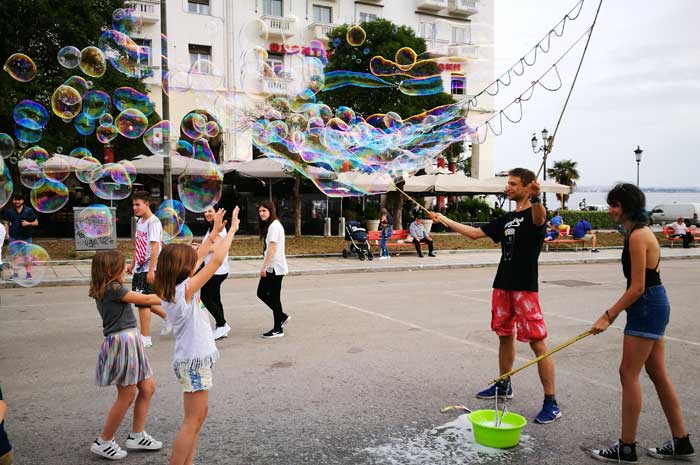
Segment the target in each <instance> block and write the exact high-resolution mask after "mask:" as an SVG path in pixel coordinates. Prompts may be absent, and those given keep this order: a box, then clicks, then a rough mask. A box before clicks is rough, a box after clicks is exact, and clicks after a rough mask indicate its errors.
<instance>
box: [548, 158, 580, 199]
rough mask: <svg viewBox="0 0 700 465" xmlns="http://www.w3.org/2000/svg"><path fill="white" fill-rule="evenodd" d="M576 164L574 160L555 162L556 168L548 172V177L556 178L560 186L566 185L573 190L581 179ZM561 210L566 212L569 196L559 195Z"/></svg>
mask: <svg viewBox="0 0 700 465" xmlns="http://www.w3.org/2000/svg"><path fill="white" fill-rule="evenodd" d="M576 164H577V163H576V162H575V161H573V160H559V161H556V162H554V166H553V167H552V168H550V169H548V170H547V175H548V176H549V177H550V178H554V179H555V180H556V181H557V182H558V183H559V184H564V185H565V186H569V187H571V188H572V189H573V188H574V187H576V180H577V179H579V178H580V177H581V175H579V173H578V170H577V169H576ZM557 198H558V199H559V202H561V209H562V210H566V201H567V200H569V194H557Z"/></svg>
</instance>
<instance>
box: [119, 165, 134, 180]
mask: <svg viewBox="0 0 700 465" xmlns="http://www.w3.org/2000/svg"><path fill="white" fill-rule="evenodd" d="M117 163H118V164H120V165H122V166H123V167H124V170H125V171H126V174H127V176H129V181H130V182H131V183H135V182H136V165H134V164H133V163H132V162H130V161H129V160H119V161H118V162H117Z"/></svg>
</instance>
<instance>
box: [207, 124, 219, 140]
mask: <svg viewBox="0 0 700 465" xmlns="http://www.w3.org/2000/svg"><path fill="white" fill-rule="evenodd" d="M220 130H221V129H220V128H219V123H217V122H216V121H208V122H207V125H206V126H205V128H204V132H205V133H206V135H207V137H212V138H213V137H216V136H218V135H219V131H220Z"/></svg>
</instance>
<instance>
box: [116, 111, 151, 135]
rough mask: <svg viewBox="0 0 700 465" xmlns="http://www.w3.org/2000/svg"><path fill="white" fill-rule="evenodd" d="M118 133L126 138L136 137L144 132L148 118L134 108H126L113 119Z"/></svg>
mask: <svg viewBox="0 0 700 465" xmlns="http://www.w3.org/2000/svg"><path fill="white" fill-rule="evenodd" d="M114 125H115V126H116V127H117V131H119V134H121V135H122V136H124V137H126V138H127V139H138V138H139V137H141V136H142V135H143V133H144V132H146V128H147V127H148V118H146V115H144V114H143V113H141V112H140V111H139V110H136V109H135V108H128V109H126V110H124V111H122V112H121V113H119V116H117V117H116V118H115V120H114Z"/></svg>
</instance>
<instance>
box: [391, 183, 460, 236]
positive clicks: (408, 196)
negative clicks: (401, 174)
mask: <svg viewBox="0 0 700 465" xmlns="http://www.w3.org/2000/svg"><path fill="white" fill-rule="evenodd" d="M394 187H395V188H396V190H397V191H399V192H400V193H401V194H403V196H404V197H406V198H407V199H408V200H410V201H411V202H413V203H414V204H415V205H416V206H417V207H418V208H420V209H421V210H423V211H424V212H426V213H427V214H428V215H432V212H431V211H430V210H428V209H427V208H425V207H424V206H423V205H421V204H419V203H418V202H417V201H416V200H414V199H413V197H411V196H410V195H408V194H407V193H405V192H404V191H403V190H401V189H400V188H399V186H397V185H396V184H394ZM440 223H442V224H443V225H445V226H447V223H446V222H445V221H443V219H442V217H440Z"/></svg>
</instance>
